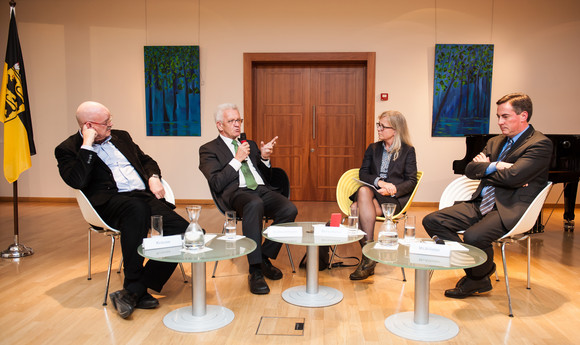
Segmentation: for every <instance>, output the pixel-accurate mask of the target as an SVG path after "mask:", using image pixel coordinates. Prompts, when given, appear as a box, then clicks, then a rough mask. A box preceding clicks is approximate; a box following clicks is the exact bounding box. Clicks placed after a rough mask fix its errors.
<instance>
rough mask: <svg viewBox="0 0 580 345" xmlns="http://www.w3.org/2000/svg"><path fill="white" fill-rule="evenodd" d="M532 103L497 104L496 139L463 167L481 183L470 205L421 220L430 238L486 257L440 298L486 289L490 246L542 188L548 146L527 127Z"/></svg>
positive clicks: (510, 99) (516, 97)
mask: <svg viewBox="0 0 580 345" xmlns="http://www.w3.org/2000/svg"><path fill="white" fill-rule="evenodd" d="M531 118H532V100H531V99H530V97H529V96H528V95H525V94H522V93H513V94H509V95H506V96H504V97H502V98H501V99H499V100H498V101H497V122H498V125H499V128H500V130H501V133H502V134H501V135H498V136H495V137H493V138H491V139H490V140H489V141H488V142H487V145H486V146H485V148H484V149H483V151H482V152H481V153H479V154H478V155H477V156H475V158H473V160H472V161H471V162H470V163H469V164H467V167H466V169H465V175H466V176H467V177H469V178H471V179H480V180H481V182H480V184H479V186H478V188H477V190H476V191H475V193H473V195H472V197H471V200H468V201H466V202H461V203H459V204H456V205H453V206H451V207H447V208H444V209H442V210H439V211H436V212H433V213H431V214H429V215H427V216H426V217H425V218H423V226H424V227H425V230H426V231H427V233H428V234H429V235H430V236H433V235H437V236H438V237H440V238H442V239H445V240H453V241H461V239H460V237H459V236H458V235H457V231H460V230H465V234H464V237H463V241H464V242H465V243H467V244H471V245H474V246H475V247H478V248H480V249H482V250H483V251H484V252H485V253H486V254H487V261H485V262H484V263H483V264H481V265H479V266H477V267H473V268H470V269H466V270H465V273H466V275H465V277H463V278H461V279H460V280H459V282H457V285H456V286H455V288H453V289H449V290H446V291H445V296H447V297H451V298H465V297H468V296H471V295H473V294H475V293H482V292H487V291H490V290H491V289H492V285H491V280H490V279H489V276H490V275H491V274H493V273H494V271H495V264H494V262H493V247H492V244H493V241H495V240H497V239H498V238H500V237H502V236H503V235H504V234H506V233H507V231H509V229H511V228H512V227H513V226H514V225H515V224H516V223H517V222H518V220H519V219H520V218H521V216H522V215H523V214H524V212H525V211H526V209H527V208H528V206H529V205H530V203H531V202H532V201H533V200H534V198H535V197H536V195H538V193H539V192H540V191H541V190H542V189H543V188H544V187H545V186H546V184H547V182H548V170H549V166H550V158H551V156H552V141H551V140H550V139H548V138H547V137H546V136H545V135H543V134H542V133H540V132H539V131H536V130H535V129H534V127H532V125H530V124H529V122H530V120H531Z"/></svg>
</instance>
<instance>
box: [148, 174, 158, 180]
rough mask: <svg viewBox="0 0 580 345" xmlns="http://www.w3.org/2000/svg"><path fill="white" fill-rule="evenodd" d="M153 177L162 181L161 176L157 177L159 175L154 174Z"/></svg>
mask: <svg viewBox="0 0 580 345" xmlns="http://www.w3.org/2000/svg"><path fill="white" fill-rule="evenodd" d="M151 177H155V178H158V179H160V180H161V177H159V175H157V174H153V175H151ZM151 177H149V178H151Z"/></svg>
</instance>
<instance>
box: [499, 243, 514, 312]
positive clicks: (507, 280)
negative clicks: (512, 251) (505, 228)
mask: <svg viewBox="0 0 580 345" xmlns="http://www.w3.org/2000/svg"><path fill="white" fill-rule="evenodd" d="M505 245H506V242H504V243H502V244H501V260H502V261H503V272H504V275H505V290H506V292H507V295H508V306H509V308H510V314H509V316H510V317H514V313H513V311H512V296H511V294H510V282H509V279H508V272H507V263H506V260H505Z"/></svg>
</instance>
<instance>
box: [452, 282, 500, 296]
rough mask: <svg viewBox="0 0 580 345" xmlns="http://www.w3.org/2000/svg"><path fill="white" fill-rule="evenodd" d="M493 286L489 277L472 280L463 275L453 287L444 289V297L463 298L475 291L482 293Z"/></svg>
mask: <svg viewBox="0 0 580 345" xmlns="http://www.w3.org/2000/svg"><path fill="white" fill-rule="evenodd" d="M491 289H493V286H492V285H491V280H490V279H489V277H485V278H483V279H479V280H473V279H471V278H468V277H463V278H461V279H460V280H459V282H458V283H457V286H456V287H455V288H453V289H449V290H445V297H449V298H465V297H469V296H471V295H473V294H475V293H484V292H488V291H491Z"/></svg>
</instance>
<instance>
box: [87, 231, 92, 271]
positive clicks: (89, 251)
mask: <svg viewBox="0 0 580 345" xmlns="http://www.w3.org/2000/svg"><path fill="white" fill-rule="evenodd" d="M88 239H89V250H88V253H89V273H88V275H87V280H91V279H92V277H91V229H90V228H89V234H88Z"/></svg>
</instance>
